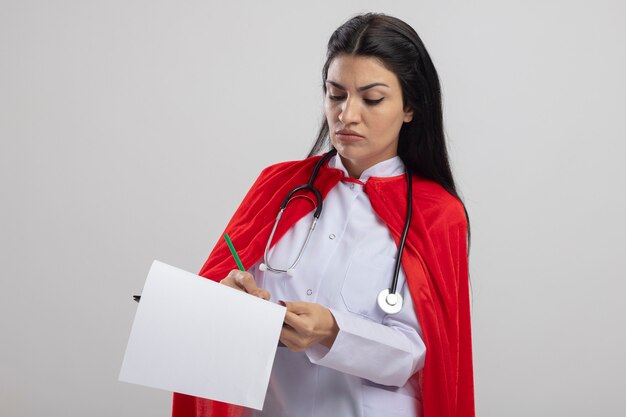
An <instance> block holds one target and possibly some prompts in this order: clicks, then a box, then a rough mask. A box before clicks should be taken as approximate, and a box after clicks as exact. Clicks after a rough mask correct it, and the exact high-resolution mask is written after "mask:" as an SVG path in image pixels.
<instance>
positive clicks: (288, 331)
mask: <svg viewBox="0 0 626 417" xmlns="http://www.w3.org/2000/svg"><path fill="white" fill-rule="evenodd" d="M284 304H285V306H286V307H287V314H286V315H285V323H284V324H283V329H282V331H281V333H280V341H281V342H282V343H283V344H284V345H285V346H287V347H288V348H289V350H293V351H294V352H302V351H303V350H305V349H306V348H308V347H309V346H311V345H314V344H316V343H321V344H322V345H324V346H326V347H327V348H329V349H330V347H331V346H332V345H333V343H334V341H335V338H336V337H337V333H338V332H339V327H338V326H337V322H336V321H335V318H334V317H333V314H332V313H331V312H330V310H329V309H327V308H326V307H324V306H322V305H320V304H316V303H306V302H301V301H297V302H285V303H284Z"/></svg>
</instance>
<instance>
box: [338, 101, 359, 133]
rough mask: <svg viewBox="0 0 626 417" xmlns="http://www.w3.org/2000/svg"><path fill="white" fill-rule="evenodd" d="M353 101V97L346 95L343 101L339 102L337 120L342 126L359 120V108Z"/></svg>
mask: <svg viewBox="0 0 626 417" xmlns="http://www.w3.org/2000/svg"><path fill="white" fill-rule="evenodd" d="M354 101H355V100H354V99H353V98H350V97H348V98H346V100H345V101H344V102H343V103H341V106H340V110H341V112H340V113H339V120H340V121H341V123H343V125H344V126H348V125H350V124H353V123H358V122H360V121H361V111H360V109H359V105H358V103H355V102H354Z"/></svg>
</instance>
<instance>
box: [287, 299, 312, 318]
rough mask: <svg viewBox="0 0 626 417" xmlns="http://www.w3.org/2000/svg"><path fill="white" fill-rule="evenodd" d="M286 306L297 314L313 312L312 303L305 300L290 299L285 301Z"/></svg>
mask: <svg viewBox="0 0 626 417" xmlns="http://www.w3.org/2000/svg"><path fill="white" fill-rule="evenodd" d="M285 307H287V311H291V312H292V313H295V314H298V315H300V314H309V313H310V312H311V303H307V302H304V301H289V302H285Z"/></svg>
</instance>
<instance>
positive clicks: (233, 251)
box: [224, 233, 246, 271]
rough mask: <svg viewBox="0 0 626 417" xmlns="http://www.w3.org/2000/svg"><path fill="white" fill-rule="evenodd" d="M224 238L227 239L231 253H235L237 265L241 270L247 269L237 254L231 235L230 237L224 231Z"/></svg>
mask: <svg viewBox="0 0 626 417" xmlns="http://www.w3.org/2000/svg"><path fill="white" fill-rule="evenodd" d="M224 240H225V241H226V244H227V245H228V249H230V253H231V254H232V255H233V258H235V262H237V266H238V267H239V270H240V271H245V270H246V269H245V268H244V267H243V264H242V263H241V259H239V255H237V251H236V250H235V247H234V246H233V242H231V241H230V237H228V233H224Z"/></svg>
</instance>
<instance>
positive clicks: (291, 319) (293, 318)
mask: <svg viewBox="0 0 626 417" xmlns="http://www.w3.org/2000/svg"><path fill="white" fill-rule="evenodd" d="M284 321H285V324H287V325H288V326H290V327H292V328H293V329H294V330H295V331H296V332H298V331H303V330H306V329H307V326H306V322H305V320H303V319H302V317H300V316H298V315H297V314H295V313H292V312H291V311H289V310H287V312H286V313H285V320H284Z"/></svg>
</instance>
